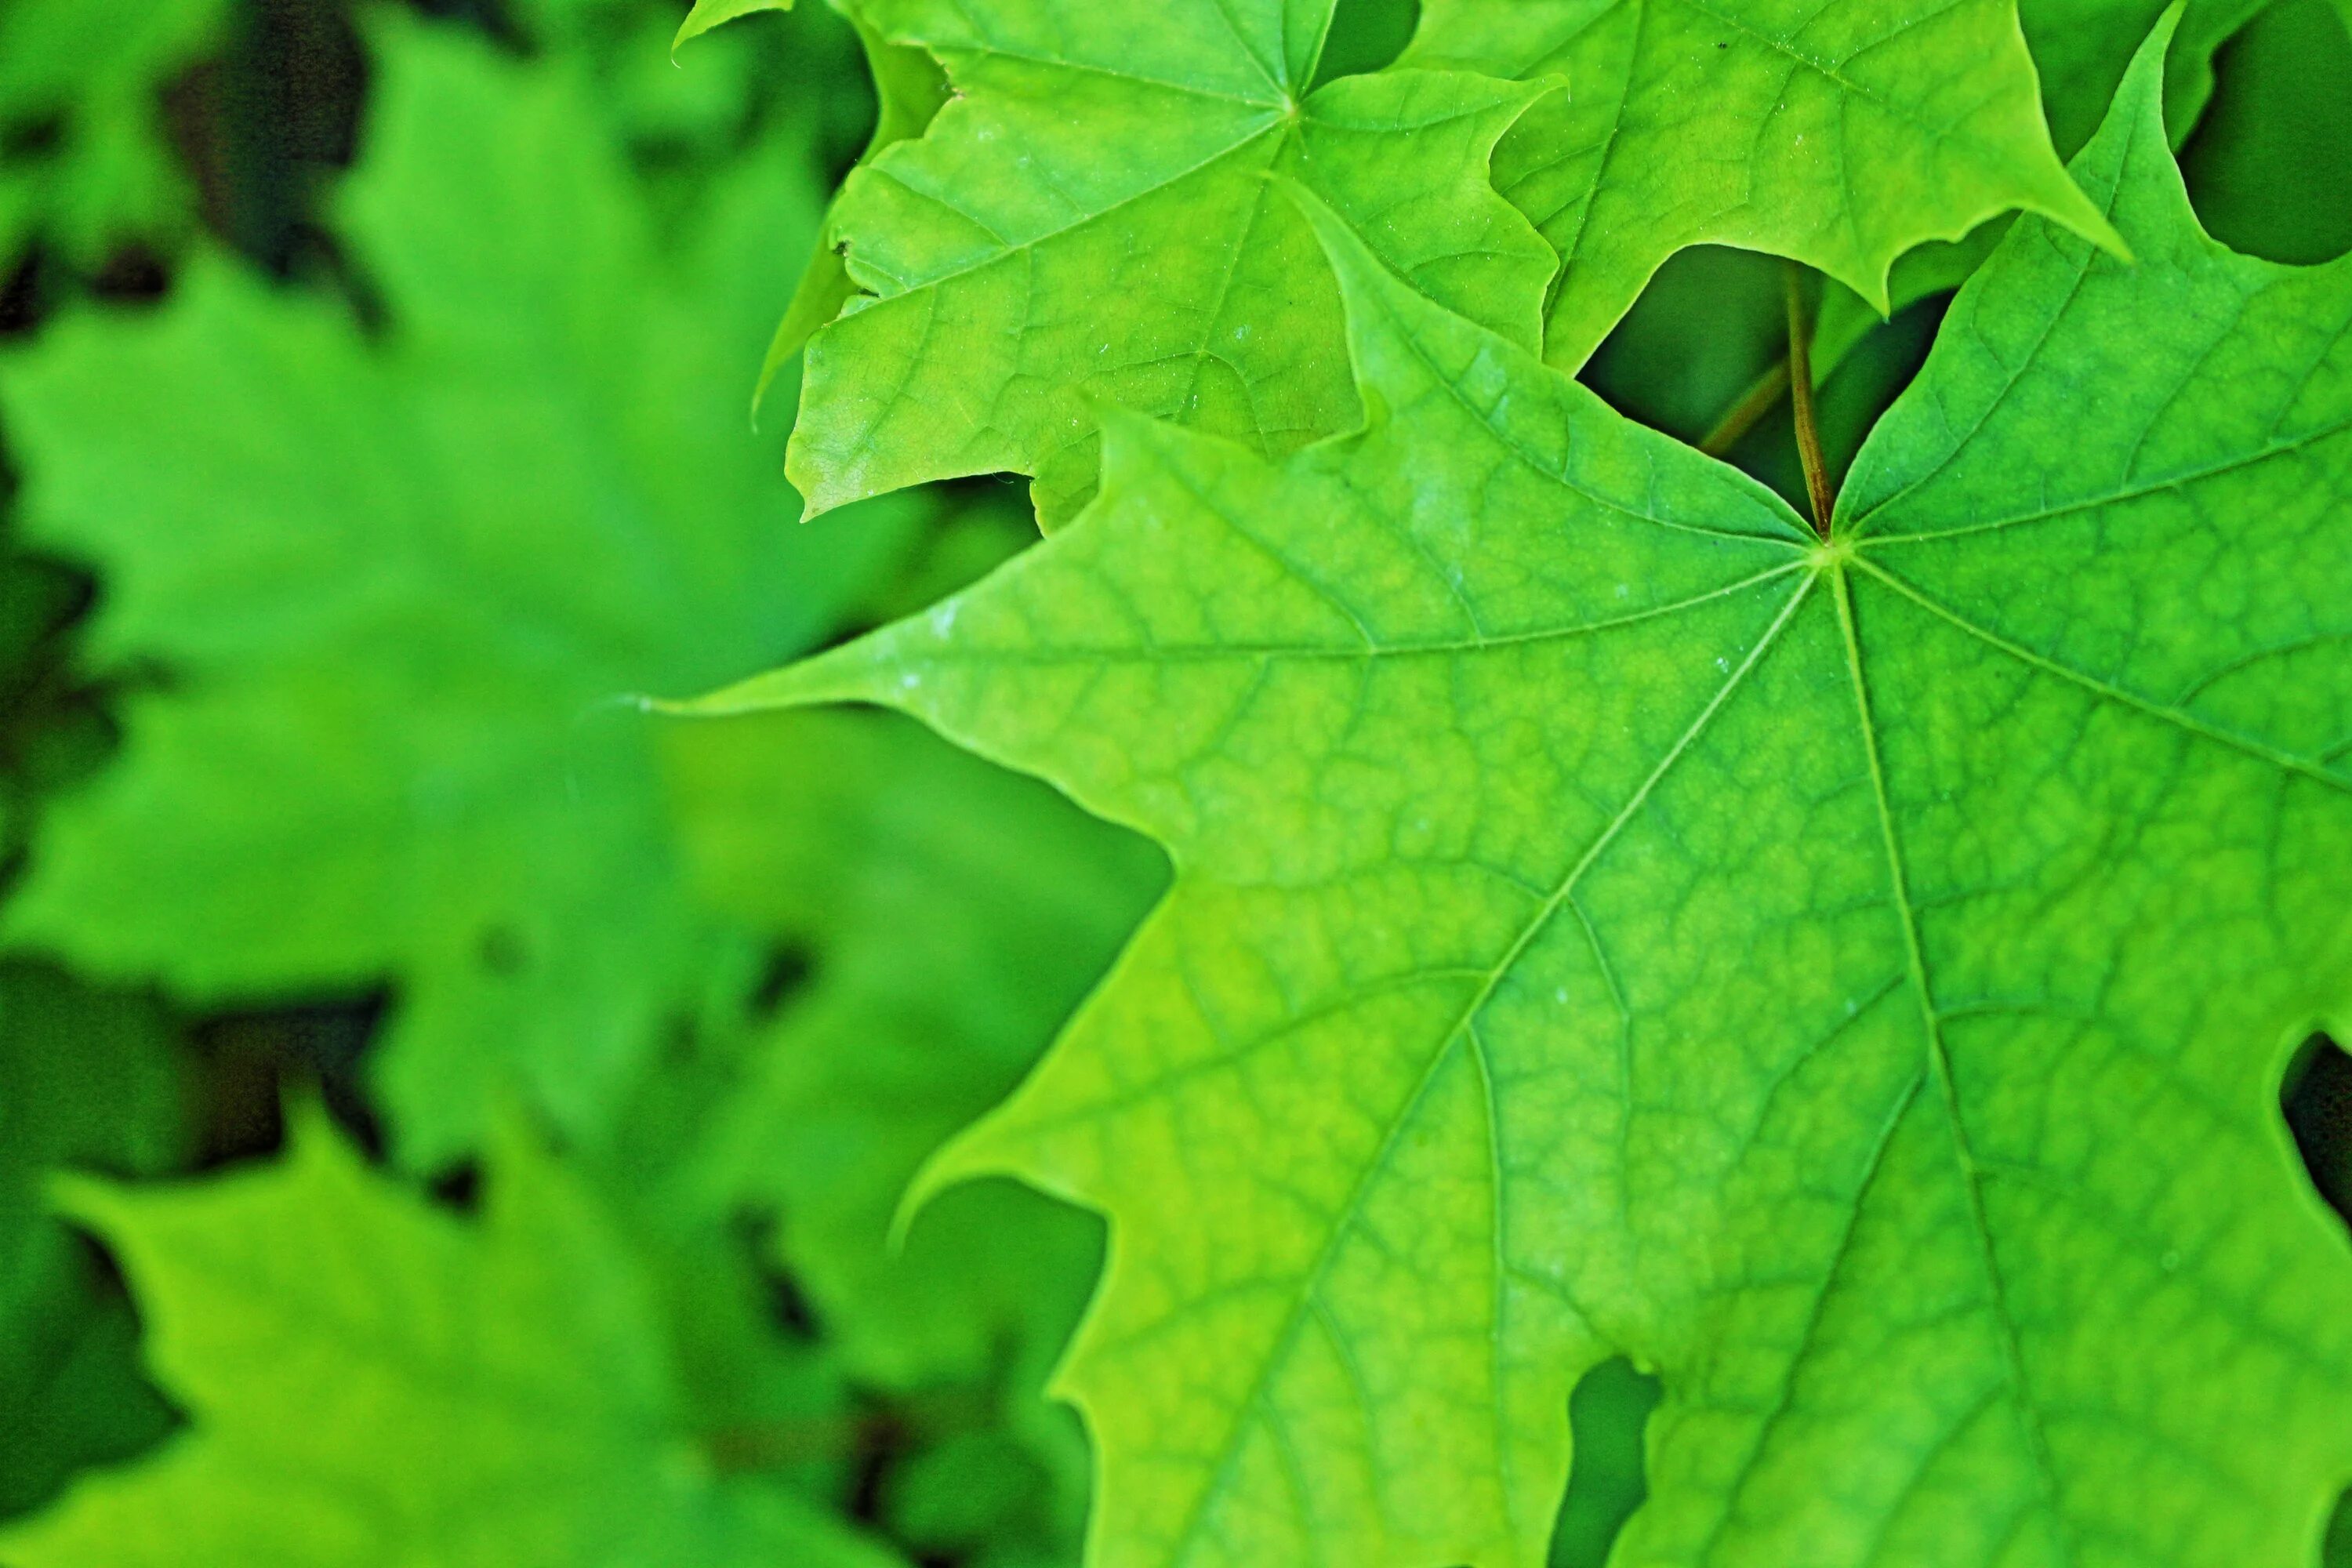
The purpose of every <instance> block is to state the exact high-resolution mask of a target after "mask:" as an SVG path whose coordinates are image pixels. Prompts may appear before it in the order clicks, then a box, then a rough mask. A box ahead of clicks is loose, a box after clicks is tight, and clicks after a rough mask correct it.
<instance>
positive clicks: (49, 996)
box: [0, 963, 188, 1519]
mask: <svg viewBox="0 0 2352 1568" xmlns="http://www.w3.org/2000/svg"><path fill="white" fill-rule="evenodd" d="M183 1079H184V1071H183V1068H182V1064H181V1062H180V1061H179V1059H178V1058H177V1057H176V1056H175V1055H174V1054H173V1050H172V1041H171V1037H170V1033H169V1030H168V1027H167V1026H166V1024H165V1021H164V1019H163V1016H162V1015H161V1011H160V1009H158V1008H156V1007H155V1006H153V1005H150V1004H146V1003H142V1002H137V1001H133V1000H129V999H125V998H116V997H100V996H94V995H91V994H89V993H87V992H85V991H83V990H81V989H80V988H79V987H77V986H75V985H74V984H71V983H70V982H69V981H68V980H67V979H66V977H65V976H63V975H60V974H58V973H53V972H51V971H48V970H45V969H41V968H37V967H35V966H32V965H28V964H22V963H7V964H0V1519H5V1518H7V1517H8V1516H9V1515H11V1514H14V1513H17V1512H20V1511H22V1510H25V1509H26V1508H28V1507H31V1506H32V1505H34V1504H36V1503H38V1502H40V1501H42V1500H45V1499H46V1498H47V1496H48V1494H49V1493H50V1492H52V1491H54V1490H55V1489H57V1488H58V1485H60V1484H61V1483H62V1482H63V1481H64V1479H65V1478H66V1477H67V1476H68V1475H69V1474H70V1473H72V1472H73V1471H74V1470H76V1469H78V1468H81V1467H82V1466H84V1465H89V1464H95V1463H103V1462H107V1461H110V1460H115V1459H121V1458H127V1457H128V1456H130V1455H131V1454H132V1453H134V1452H136V1451H137V1450H138V1449H140V1448H142V1447H145V1446H146V1445H147V1444H148V1443H150V1442H152V1441H153V1440H154V1439H155V1438H156V1437H158V1436H162V1435H163V1432H164V1431H165V1429H166V1428H167V1427H168V1426H169V1424H170V1419H171V1418H170V1415H169V1413H168V1412H167V1411H166V1410H165V1408H164V1407H163V1404H162V1402H161V1401H160V1400H158V1399H157V1398H156V1397H155V1395H154V1394H152V1392H150V1391H149V1390H148V1389H147V1388H146V1386H145V1384H143V1383H142V1381H141V1380H140V1377H139V1373H138V1366H137V1362H136V1359H135V1356H134V1353H133V1341H134V1338H135V1335H136V1328H135V1326H134V1325H133V1323H132V1321H131V1313H130V1311H129V1310H128V1309H127V1307H126V1306H125V1304H124V1303H123V1302H122V1301H121V1299H120V1298H119V1296H117V1295H115V1294H114V1293H113V1292H111V1291H110V1290H108V1289H105V1288H104V1286H105V1282H104V1281H103V1280H102V1279H100V1274H99V1270H98V1268H97V1265H96V1259H95V1258H93V1257H92V1256H91V1254H90V1252H89V1248H88V1247H87V1246H86V1245H85V1244H84V1243H82V1242H81V1241H79V1239H77V1238H76V1237H73V1236H71V1235H70V1234H69V1233H68V1230H67V1228H66V1227H65V1226H64V1225H62V1224H61V1223H59V1222H58V1220H57V1219H56V1218H55V1217H53V1216H52V1215H51V1214H50V1213H49V1209H48V1202H47V1194H46V1192H45V1190H44V1184H45V1183H46V1182H47V1177H48V1173H49V1172H50V1171H52V1170H53V1169H56V1168H57V1167H58V1166H61V1165H68V1164H70V1165H77V1166H84V1167H94V1168H98V1169H103V1170H109V1171H114V1172H117V1173H123V1174H145V1173H153V1172H158V1171H162V1170H165V1169H168V1168H169V1167H170V1166H171V1165H172V1164H173V1163H175V1162H176V1161H177V1160H178V1159H180V1158H181V1156H182V1155H183V1153H184V1149H185V1145H186V1134H187V1122H188V1108H187V1105H186V1103H185V1100H186V1094H185V1089H184V1081H183Z"/></svg>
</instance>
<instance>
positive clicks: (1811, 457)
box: [1786, 261, 1834, 539]
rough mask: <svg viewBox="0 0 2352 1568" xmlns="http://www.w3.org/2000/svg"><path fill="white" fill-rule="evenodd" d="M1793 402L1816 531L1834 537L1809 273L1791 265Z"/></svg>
mask: <svg viewBox="0 0 2352 1568" xmlns="http://www.w3.org/2000/svg"><path fill="white" fill-rule="evenodd" d="M1786 276H1787V279H1788V289H1789V401H1790V403H1791V404H1792V405H1794V406H1795V408H1796V411H1797V458H1798V460H1799V461H1800V462H1801V463H1803V464H1804V466H1805V492H1806V494H1808V495H1809V496H1811V498H1812V502H1813V531H1815V532H1816V533H1819V534H1820V535H1821V536H1822V538H1823V539H1827V538H1828V537H1829V536H1830V511H1831V507H1832V505H1833V504H1834V497H1832V494H1831V491H1830V475H1829V465H1828V464H1827V463H1826V462H1825V461H1823V460H1822V432H1821V426H1820V425H1819V424H1818V423H1816V422H1815V420H1814V417H1813V321H1812V312H1811V310H1809V309H1807V308H1806V304H1805V269H1804V268H1802V267H1801V266H1799V265H1798V264H1797V263H1796V262H1794V261H1791V262H1790V263H1789V269H1788V272H1787V274H1786Z"/></svg>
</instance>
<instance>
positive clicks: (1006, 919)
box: [676, 713, 1164, 1389]
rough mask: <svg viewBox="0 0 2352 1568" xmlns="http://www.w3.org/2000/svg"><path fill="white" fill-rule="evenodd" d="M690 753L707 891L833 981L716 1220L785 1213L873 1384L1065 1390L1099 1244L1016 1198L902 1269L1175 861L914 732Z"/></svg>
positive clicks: (754, 741)
mask: <svg viewBox="0 0 2352 1568" xmlns="http://www.w3.org/2000/svg"><path fill="white" fill-rule="evenodd" d="M676 749H677V766H678V768H679V769H680V771H681V772H682V773H684V774H685V775H686V777H685V778H684V780H683V781H682V782H681V784H679V786H678V788H677V795H678V798H679V799H680V801H681V802H682V803H683V804H684V806H685V809H686V816H687V819H688V822H689V823H690V824H691V835H690V841H691V843H692V845H693V848H694V853H695V858H696V863H697V865H698V868H699V871H700V874H701V875H702V877H703V879H705V883H706V885H709V886H712V887H713V888H714V889H715V895H716V898H717V900H718V901H719V903H720V904H721V905H722V907H724V908H727V909H728V910H731V911H733V912H734V913H736V914H737V915H738V916H739V917H740V918H741V919H743V920H745V921H751V922H754V923H756V924H757V925H758V926H759V927H760V928H761V930H765V931H776V932H779V933H785V934H788V935H792V936H797V937H798V938H799V939H800V940H801V941H803V942H804V943H805V944H806V946H807V948H808V950H809V952H811V953H812V954H813V959H814V973H813V975H812V977H811V979H810V980H809V982H808V984H806V986H805V987H804V989H803V991H802V992H801V993H800V994H798V995H796V996H795V997H794V998H793V1001H792V1002H791V1004H790V1005H789V1006H788V1007H787V1009H786V1011H785V1012H784V1014H783V1015H782V1017H781V1018H780V1019H779V1021H778V1023H777V1026H776V1027H775V1029H774V1032H773V1035H772V1038H771V1039H770V1040H768V1041H767V1042H766V1043H764V1044H763V1045H762V1047H761V1050H760V1052H759V1055H758V1060H757V1064H756V1066H755V1067H754V1068H753V1069H752V1070H751V1072H750V1073H749V1074H748V1075H747V1079H746V1081H745V1082H743V1083H742V1084H741V1085H740V1088H739V1089H738V1090H737V1091H736V1092H735V1093H734V1094H733V1095H732V1096H730V1100H729V1101H728V1103H727V1104H725V1105H724V1106H723V1107H722V1108H721V1109H720V1110H719V1111H718V1112H717V1113H716V1114H715V1115H714V1116H713V1117H712V1118H711V1121H710V1124H709V1127H708V1128H707V1129H706V1130H705V1131H703V1132H702V1133H701V1134H700V1135H699V1136H698V1148H697V1150H696V1152H695V1155H694V1164H695V1167H696V1169H695V1171H694V1173H693V1174H692V1176H691V1178H690V1180H691V1181H692V1183H693V1184H695V1186H697V1187H698V1189H700V1191H701V1193H702V1194H703V1198H704V1203H705V1205H706V1206H708V1207H709V1208H710V1209H713V1210H715V1211H717V1212H719V1213H722V1214H723V1213H725V1212H728V1210H729V1209H730V1208H731V1207H733V1206H736V1205H741V1204H743V1203H745V1202H746V1201H751V1202H752V1203H755V1204H756V1205H759V1206H761V1207H762V1208H774V1209H776V1210H779V1211H780V1212H781V1213H782V1215H783V1226H782V1236H781V1242H782V1257H783V1258H784V1259H785V1260H786V1261H787V1262H788V1263H789V1264H790V1266H791V1268H792V1270H793V1276H794V1278H796V1279H798V1280H800V1282H801V1283H802V1285H803V1289H805V1290H806V1291H807V1292H808V1295H809V1298H810V1300H811V1303H812V1305H813V1306H814V1309H815V1310H816V1313H817V1315H818V1317H819V1319H820V1321H823V1322H824V1325H825V1327H826V1330H827V1335H828V1338H829V1340H830V1341H831V1342H833V1343H834V1344H835V1347H836V1350H837V1352H838V1353H839V1354H840V1355H841V1357H842V1359H843V1361H844V1363H845V1365H846V1366H848V1367H849V1368H850V1369H851V1370H852V1371H853V1372H854V1373H856V1375H857V1376H859V1377H860V1378H862V1379H865V1380H866V1381H868V1382H871V1383H874V1384H879V1385H880V1386H883V1387H889V1388H898V1389H912V1388H917V1387H919V1386H921V1385H923V1384H929V1383H933V1382H941V1381H961V1382H979V1381H983V1380H985V1379H986V1378H987V1376H988V1375H989V1374H990V1373H991V1370H992V1363H994V1362H995V1361H996V1360H997V1358H998V1357H1000V1356H1001V1355H1002V1354H1003V1353H1004V1352H1005V1351H1006V1348H1007V1347H1008V1345H1010V1346H1012V1347H1013V1348H1014V1349H1015V1350H1016V1351H1017V1352H1024V1353H1026V1354H1027V1355H1028V1357H1029V1358H1030V1359H1031V1360H1032V1361H1034V1362H1037V1363H1039V1365H1038V1367H1037V1368H1036V1369H1035V1370H1038V1371H1040V1372H1042V1369H1043V1362H1044V1361H1045V1359H1047V1358H1050V1355H1051V1353H1052V1351H1053V1349H1054V1347H1055V1345H1057V1344H1058V1343H1059V1342H1060V1340H1061V1339H1062V1337H1063V1336H1064V1335H1065V1334H1066V1332H1067V1331H1068V1330H1069V1328H1070V1326H1071V1324H1072V1322H1073V1321H1075V1318H1076V1306H1077V1305H1078V1304H1079V1303H1080V1302H1082V1301H1083V1300H1084V1297H1085V1281H1086V1280H1087V1279H1090V1278H1091V1277H1092V1275H1093V1273H1094V1271H1095V1268H1096V1266H1097V1262H1098V1261H1099V1258H1100V1247H1099V1242H1098V1233H1097V1227H1096V1226H1094V1225H1093V1224H1092V1223H1091V1222H1090V1221H1089V1220H1087V1218H1085V1217H1083V1216H1081V1215H1074V1214H1071V1213H1069V1212H1068V1211H1066V1210H1064V1209H1062V1208H1061V1207H1060V1206H1059V1205H1051V1204H1047V1203H1045V1202H1044V1201H1042V1200H1040V1199H1038V1198H1037V1197H1036V1196H1035V1194H1029V1193H1024V1192H1022V1191H1019V1190H1018V1189H1015V1188H1013V1187H1011V1186H1009V1185H1003V1186H992V1187H988V1188H982V1189H977V1190H974V1191H972V1192H970V1193H962V1194H956V1197H955V1198H954V1199H953V1200H951V1202H950V1205H943V1206H942V1209H941V1211H940V1212H939V1213H935V1214H929V1215H924V1216H923V1217H922V1218H921V1219H920V1220H919V1222H918V1223H916V1224H915V1225H914V1226H913V1228H912V1231H911V1233H910V1234H909V1235H908V1237H907V1238H906V1240H905V1244H904V1247H903V1249H901V1248H898V1247H893V1246H892V1244H891V1226H892V1220H893V1216H894V1214H895V1212H896V1210H897V1208H898V1202H899V1199H900V1197H901V1195H902V1194H904V1192H905V1191H906V1189H907V1186H908V1183H909V1182H910V1181H911V1180H912V1178H913V1177H914V1175H915V1173H916V1171H917V1170H918V1169H919V1167H920V1165H921V1164H922V1162H923V1160H924V1159H925V1157H926V1156H928V1155H929V1153H930V1152H932V1151H933V1150H934V1149H936V1148H937V1147H938V1146H939V1144H940V1142H942V1141H943V1140H944V1139H946V1138H947V1137H948V1135H949V1134H950V1133H952V1132H954V1131H957V1130H958V1129H960V1128H961V1127H962V1126H964V1125H965V1124H967V1123H968V1122H970V1121H971V1120H972V1119H973V1118H974V1117H976V1116H978V1115H979V1114H980V1113H981V1112H982V1111H983V1110H987V1109H988V1108H989V1107H990V1106H992V1105H993V1104H994V1103H995V1102H996V1101H997V1100H1000V1099H1002V1098H1003V1095H1004V1094H1005V1092H1006V1091H1007V1090H1009V1089H1011V1088H1012V1087H1013V1084H1014V1083H1015V1082H1016V1081H1018V1079H1020V1077H1021V1076H1022V1074H1023V1073H1024V1072H1025V1071H1026V1070H1027V1069H1028V1068H1029V1067H1030V1066H1031V1065H1032V1064H1033V1063H1034V1060H1035V1058H1037V1056H1038V1054H1039V1053H1040V1052H1041V1051H1042V1049H1043V1048H1044V1047H1045V1044H1046V1042H1047V1041H1048V1040H1050V1039H1051V1038H1052V1037H1053V1034H1054V1031H1055V1028H1056V1027H1057V1026H1059V1025H1060V1024H1061V1022H1062V1021H1063V1019H1065V1018H1066V1017H1067V1016H1068V1015H1069V1013H1070V1012H1071V1010H1072V1009H1073V1008H1074V1007H1076V1005H1077V1003H1078V1001H1079V1000H1080V998H1081V997H1082V996H1083V995H1084V994H1085V993H1086V991H1087V988H1088V987H1090V986H1091V985H1093V984H1094V983H1095V982H1096V981H1097V979H1098V978H1099V977H1100V975H1101V973H1102V972H1103V971H1104V970H1105V969H1106V968H1107V967H1108V965H1109V963H1110V961H1111V959H1112V957H1113V956H1114V954H1115V953H1116V952H1117V950H1118V943H1119V942H1120V940H1121V938H1123V937H1124V936H1125V934H1126V933H1127V931H1129V930H1130V929H1131V928H1132V927H1133V926H1134V924H1135V921H1137V920H1138V919H1139V917H1140V916H1141V915H1142V913H1143V912H1144V910H1145V909H1146V908H1147V907H1148V906H1149V904H1150V900H1151V898H1152V895H1153V894H1154V893H1155V892H1156V891H1158V889H1159V888H1160V884H1161V882H1162V881H1163V879H1164V877H1163V874H1162V871H1161V868H1160V859H1159V857H1158V856H1157V854H1155V853H1154V852H1153V851H1152V850H1151V849H1150V847H1149V846H1147V845H1145V844H1143V843H1141V842H1140V841H1139V840H1137V839H1135V838H1133V837H1129V836H1128V835H1124V834H1119V833H1117V832H1115V831H1113V830H1112V829H1110V828H1108V827H1105V826H1102V825H1101V824H1099V823H1096V822H1093V821H1092V820H1090V819H1088V818H1087V817H1086V816H1084V815H1083V814H1081V813H1078V812H1077V811H1076V810H1075V809H1074V808H1073V807H1071V806H1070V805H1069V804H1068V803H1067V802H1066V801H1063V800H1061V799H1059V798H1058V797H1056V796H1055V795H1054V794H1053V793H1052V792H1051V791H1049V790H1047V789H1045V788H1044V787H1043V786H1042V785H1039V784H1035V783H1034V782H1033V781H1030V780H1026V779H1018V778H1013V777H1011V776H1009V775H1007V774H1004V773H1002V772H1000V771H998V770H996V769H992V768H990V767H987V766H985V765H984V764H982V763H979V762H976V761H975V760H973V759H972V758H971V757H969V756H966V755H963V754H962V753H961V752H956V751H954V750H953V749H951V748H949V747H946V746H943V745H942V744H940V742H939V741H938V740H936V739H935V738H933V737H931V736H929V735H925V734H923V733H921V732H920V731H918V730H916V729H915V728H914V727H913V726H911V725H906V724H905V723H904V722H903V721H888V722H883V721H878V720H877V718H876V716H873V715H846V714H831V713H826V714H798V715H792V716H790V717H789V719H788V720H787V721H783V722H781V723H780V722H779V721H776V720H768V721H761V722H760V723H745V724H737V725H730V726H724V727H717V728H706V727H701V726H690V727H687V728H685V729H683V730H681V731H679V732H678V733H677V740H676ZM747 753H756V754H757V755H758V756H759V757H760V758H761V759H762V762H761V763H750V762H749V760H748V756H747ZM909 975H919V976H921V977H922V980H921V983H920V984H908V976H909Z"/></svg>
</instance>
